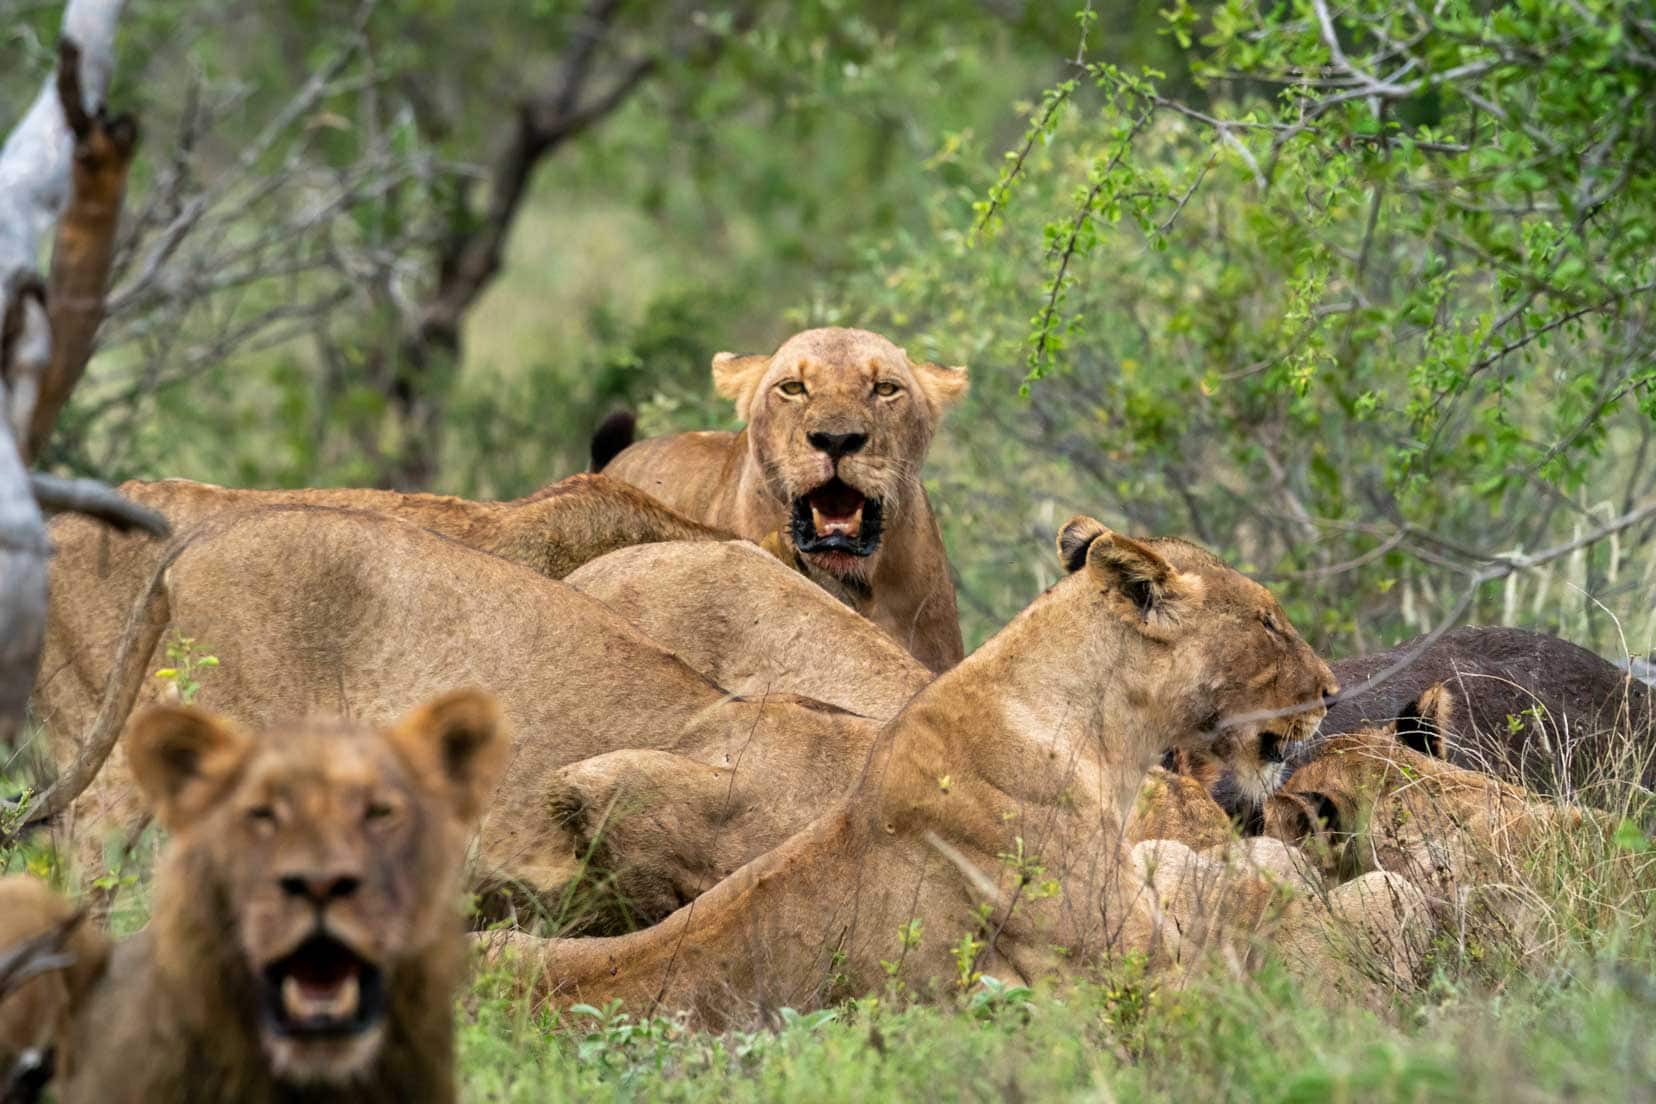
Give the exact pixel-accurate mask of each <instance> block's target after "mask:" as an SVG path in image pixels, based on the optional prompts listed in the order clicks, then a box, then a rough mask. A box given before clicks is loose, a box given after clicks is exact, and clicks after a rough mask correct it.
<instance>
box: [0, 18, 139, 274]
mask: <svg viewBox="0 0 1656 1104" xmlns="http://www.w3.org/2000/svg"><path fill="white" fill-rule="evenodd" d="M123 3H124V0H69V6H68V8H67V9H65V11H64V13H63V37H64V38H67V39H69V40H70V41H72V42H74V44H75V45H76V46H79V47H80V52H81V61H80V73H81V89H82V91H83V92H84V94H85V99H86V107H87V109H88V111H89V112H90V111H94V110H96V109H97V108H98V106H99V105H101V104H102V103H103V98H104V94H105V93H106V92H107V91H109V76H110V73H111V72H112V71H113V70H114V67H115V21H116V19H117V18H119V16H120V14H121V5H122V4H123ZM74 151H75V139H74V136H73V135H72V134H70V132H69V124H68V121H67V120H66V119H64V117H63V105H62V104H61V103H59V102H58V93H57V75H56V73H55V72H54V73H53V74H52V75H50V76H48V77H47V78H46V81H45V83H44V84H43V85H42V86H41V89H40V94H39V95H38V96H36V97H35V100H34V104H33V105H32V106H31V107H30V108H29V111H28V114H26V115H24V116H23V120H22V122H20V123H18V124H17V126H16V128H14V129H13V130H12V132H11V135H10V136H9V137H8V138H7V139H6V144H5V146H3V147H0V277H9V276H11V275H12V274H13V273H16V272H34V271H35V270H36V268H37V267H38V265H37V262H38V261H39V258H40V240H41V238H42V237H44V236H45V234H46V232H47V231H48V230H50V229H51V228H52V224H53V223H55V222H56V221H57V217H58V213H59V212H60V211H62V210H63V205H64V203H65V202H66V201H67V200H68V198H69V159H70V157H71V156H72V155H73V154H74Z"/></svg>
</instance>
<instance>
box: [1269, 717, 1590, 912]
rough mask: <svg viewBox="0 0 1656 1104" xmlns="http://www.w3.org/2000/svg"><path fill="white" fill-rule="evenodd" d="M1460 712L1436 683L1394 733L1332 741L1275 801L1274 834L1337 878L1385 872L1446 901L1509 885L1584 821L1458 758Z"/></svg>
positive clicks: (1376, 731)
mask: <svg viewBox="0 0 1656 1104" xmlns="http://www.w3.org/2000/svg"><path fill="white" fill-rule="evenodd" d="M1460 708H1461V706H1460V704H1459V703H1458V702H1457V701H1456V700H1455V695H1454V694H1453V693H1452V692H1451V691H1450V690H1449V689H1448V687H1446V686H1441V685H1440V686H1433V687H1429V688H1428V689H1427V690H1426V691H1425V693H1424V694H1422V695H1421V697H1420V700H1419V701H1418V702H1417V703H1416V704H1415V705H1413V706H1411V707H1409V708H1407V709H1406V710H1405V714H1406V715H1405V717H1403V718H1401V719H1400V720H1399V721H1395V722H1393V723H1392V724H1391V725H1388V726H1386V727H1384V728H1367V729H1361V730H1359V731H1356V732H1350V733H1342V734H1340V735H1336V736H1331V737H1329V738H1328V739H1327V740H1325V741H1324V742H1323V743H1322V744H1320V745H1319V746H1318V748H1317V751H1316V754H1315V756H1314V757H1313V758H1312V759H1311V760H1310V761H1309V762H1307V763H1306V764H1304V765H1303V766H1301V767H1299V768H1298V769H1296V770H1295V771H1294V773H1293V774H1292V775H1291V776H1290V777H1289V779H1288V781H1287V783H1286V784H1285V785H1284V786H1283V788H1282V790H1281V791H1280V792H1279V793H1277V794H1276V795H1274V796H1273V797H1272V798H1271V799H1270V800H1269V801H1268V802H1267V803H1266V812H1265V830H1266V832H1267V833H1269V834H1270V835H1272V836H1275V837H1276V838H1279V839H1283V840H1285V841H1287V842H1290V843H1295V844H1305V845H1309V846H1310V847H1311V848H1312V850H1313V851H1314V852H1316V853H1319V854H1321V855H1323V856H1324V857H1325V862H1326V864H1327V869H1328V872H1329V873H1330V874H1331V875H1332V876H1334V877H1338V878H1349V877H1353V876H1356V875H1359V874H1362V873H1364V872H1367V871H1372V870H1386V871H1391V872H1393V873H1397V874H1402V875H1405V876H1407V877H1408V878H1409V879H1410V880H1411V881H1413V882H1414V883H1416V884H1417V885H1419V886H1420V887H1421V888H1422V889H1425V890H1427V891H1428V892H1430V893H1432V894H1434V895H1436V896H1438V897H1440V898H1445V899H1452V898H1453V897H1454V896H1455V895H1456V894H1457V893H1459V892H1460V891H1462V890H1466V889H1469V888H1471V887H1474V886H1477V885H1480V884H1482V883H1486V882H1491V881H1507V880H1510V877H1511V875H1512V872H1513V869H1514V865H1515V864H1518V863H1521V862H1522V861H1523V859H1524V858H1525V856H1526V854H1528V853H1530V852H1532V851H1533V849H1534V848H1535V846H1536V845H1537V844H1538V843H1539V842H1540V841H1541V840H1542V839H1544V838H1546V837H1548V836H1553V835H1556V834H1558V833H1559V832H1560V831H1561V830H1567V829H1571V828H1574V827H1577V826H1579V825H1581V823H1582V821H1583V813H1582V812H1581V810H1579V809H1575V808H1572V807H1570V806H1567V805H1561V804H1559V803H1558V802H1557V800H1556V799H1550V798H1547V797H1544V796H1542V795H1538V794H1534V793H1530V792H1528V791H1526V790H1523V789H1520V788H1519V787H1517V786H1514V785H1512V784H1510V783H1508V782H1503V781H1502V780H1500V779H1498V778H1494V777H1492V776H1490V775H1488V774H1486V773H1484V772H1483V771H1476V770H1466V769H1464V768H1461V767H1458V766H1455V765H1454V764H1453V763H1451V762H1449V761H1448V760H1447V759H1446V758H1445V756H1444V753H1445V747H1444V742H1443V736H1442V732H1443V726H1444V725H1445V724H1446V723H1448V720H1449V719H1450V718H1452V717H1454V716H1456V715H1457V713H1458V712H1459V710H1460Z"/></svg>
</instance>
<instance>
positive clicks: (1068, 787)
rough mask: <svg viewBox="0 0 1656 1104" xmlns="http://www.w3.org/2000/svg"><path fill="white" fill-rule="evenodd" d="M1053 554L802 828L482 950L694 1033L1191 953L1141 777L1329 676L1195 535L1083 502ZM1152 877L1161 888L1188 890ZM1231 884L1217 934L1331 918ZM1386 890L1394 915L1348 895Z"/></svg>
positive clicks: (1298, 704) (1223, 743) (1238, 737)
mask: <svg viewBox="0 0 1656 1104" xmlns="http://www.w3.org/2000/svg"><path fill="white" fill-rule="evenodd" d="M1059 548H1060V558H1061V560H1062V561H1063V563H1064V565H1065V566H1066V568H1068V569H1069V572H1070V574H1069V575H1068V576H1067V577H1066V578H1065V579H1063V580H1062V581H1060V582H1059V583H1058V584H1057V585H1055V586H1054V587H1052V588H1051V589H1049V590H1048V591H1047V592H1046V593H1045V594H1044V595H1042V596H1041V597H1040V598H1038V599H1036V601H1035V602H1034V603H1033V604H1031V605H1030V607H1029V608H1028V609H1026V610H1025V611H1024V612H1023V613H1022V614H1020V615H1019V616H1018V617H1017V618H1016V619H1015V620H1014V621H1013V622H1012V623H1011V624H1010V625H1009V626H1008V627H1007V628H1006V629H1004V630H1002V632H1000V633H999V634H997V635H996V636H995V637H994V638H993V639H991V640H990V641H989V642H988V643H987V644H985V645H984V646H983V647H982V648H981V649H979V650H978V652H976V653H975V654H974V655H973V656H972V657H971V658H970V659H968V660H967V661H965V662H963V663H962V664H960V665H959V666H958V667H956V668H955V669H954V670H952V671H950V672H948V673H947V674H945V675H942V676H940V677H939V678H938V679H937V680H936V681H934V682H933V683H931V684H930V685H929V686H927V687H926V688H925V689H924V690H922V691H921V692H920V693H919V694H918V695H917V696H916V697H915V698H914V699H913V700H912V701H911V702H910V703H909V704H908V705H907V707H905V708H904V710H903V711H902V712H901V713H900V714H899V715H898V716H897V717H896V718H895V719H894V720H893V721H891V722H890V723H889V724H888V725H887V726H886V727H885V729H884V731H883V732H882V733H881V735H880V737H879V739H878V741H877V742H876V744H875V747H874V750H873V752H872V754H871V756H870V758H869V761H868V764H867V766H866V767H865V769H864V770H863V772H862V773H861V775H860V777H859V779H858V781H857V783H856V785H855V787H854V788H853V789H852V791H851V792H850V793H848V794H847V795H846V796H844V797H843V798H841V799H839V800H838V801H836V802H834V803H833V804H832V805H831V806H830V807H829V808H828V810H827V811H826V812H824V813H823V814H822V815H821V816H820V817H818V818H817V819H816V820H815V821H813V822H812V823H811V824H810V825H809V826H808V827H806V828H805V829H804V830H802V831H800V832H798V833H796V834H795V835H794V836H792V837H790V838H789V839H788V840H786V841H785V842H784V843H783V844H781V845H780V846H779V847H777V848H775V849H773V850H772V851H769V852H767V853H766V854H764V855H762V856H761V857H759V858H758V859H755V860H754V861H752V862H750V863H749V864H747V865H746V866H744V867H742V868H741V869H740V870H738V871H736V872H735V873H734V874H733V875H731V876H730V877H728V878H726V879H724V880H723V881H721V882H720V883H719V884H718V885H716V886H714V887H713V888H712V889H711V890H709V891H708V892H707V893H706V894H704V895H703V896H701V897H699V898H697V899H696V900H695V901H693V902H692V903H691V904H690V905H689V906H687V907H685V908H682V909H680V910H678V911H677V912H676V913H674V914H673V915H672V916H671V917H669V918H668V919H667V920H665V921H663V922H662V923H660V924H658V925H656V926H654V927H652V928H650V929H647V930H646V931H642V932H637V933H634V934H631V935H627V936H621V937H618V938H610V939H585V940H553V941H542V940H536V939H534V938H533V937H526V936H522V935H510V936H507V935H502V936H492V937H490V938H491V939H493V940H494V941H495V942H496V947H495V951H496V953H497V954H503V955H505V956H506V957H508V958H512V959H514V960H515V961H516V962H517V963H518V965H519V966H520V967H521V968H522V969H524V970H525V971H527V974H528V976H529V978H530V980H531V984H532V985H533V987H534V988H535V989H536V990H537V991H539V992H540V993H542V994H544V995H548V996H551V997H552V998H553V999H555V1000H557V1001H559V1002H566V1001H577V1000H580V1001H589V1002H598V1003H603V1002H605V1001H608V1000H611V999H617V998H619V999H622V1000H624V1001H626V1002H627V1003H628V1004H630V1005H631V1006H633V1007H634V1008H635V1009H637V1010H639V1011H644V1010H646V1009H647V1008H652V1007H654V1006H656V1005H657V1004H665V1005H666V1006H668V1007H672V1008H683V1009H689V1010H691V1011H692V1012H693V1013H694V1014H695V1015H696V1017H697V1018H698V1019H699V1020H701V1021H703V1022H705V1023H709V1024H719V1023H722V1022H725V1021H727V1020H728V1019H729V1018H730V1017H731V1016H732V1015H734V1014H737V1013H736V1009H738V1008H740V1007H741V1006H743V1005H748V1004H751V1002H755V1001H757V1002H759V1003H761V1004H764V1005H768V1006H772V1007H774V1006H778V1005H787V1006H790V1007H794V1008H802V1007H807V1006H810V1005H814V1004H818V1003H820V1002H823V1001H829V1000H833V999H835V998H836V997H838V996H841V995H844V994H848V993H855V992H863V991H867V990H870V989H874V988H878V987H879V986H881V985H883V984H885V983H886V982H887V981H888V979H892V978H895V979H897V980H899V981H901V982H903V983H905V984H907V985H908V986H909V987H910V988H911V989H912V990H914V991H916V992H921V993H924V992H928V991H930V990H931V989H932V988H933V987H935V986H939V985H942V986H946V985H948V984H949V980H950V979H959V978H962V977H969V976H971V975H972V974H974V973H975V972H977V971H983V972H992V973H996V974H1000V975H1002V976H1012V975H1016V976H1018V977H1020V978H1023V979H1033V978H1035V977H1039V976H1042V975H1048V974H1052V973H1055V972H1059V971H1063V970H1070V969H1078V968H1085V966H1086V965H1088V964H1091V963H1094V962H1097V961H1099V960H1107V959H1111V958H1114V957H1118V956H1120V955H1122V954H1124V953H1128V952H1148V953H1150V954H1151V955H1152V958H1153V961H1155V962H1158V963H1163V964H1166V963H1169V962H1186V961H1190V960H1191V959H1192V957H1193V956H1194V954H1195V951H1196V949H1197V948H1196V947H1194V946H1193V945H1192V941H1191V940H1190V939H1188V938H1186V937H1185V936H1184V935H1181V931H1180V926H1179V924H1178V923H1176V922H1175V923H1168V920H1169V919H1170V916H1169V913H1168V912H1167V911H1166V910H1165V909H1161V908H1159V907H1158V906H1157V903H1156V900H1155V898H1154V895H1152V894H1149V892H1148V890H1147V888H1146V885H1147V882H1148V883H1150V884H1152V885H1154V884H1157V883H1156V881H1155V879H1156V875H1155V874H1154V871H1152V870H1151V869H1150V867H1151V866H1160V864H1154V863H1143V862H1139V861H1137V860H1136V859H1135V854H1134V852H1132V851H1130V850H1129V849H1128V847H1127V841H1126V838H1125V832H1124V829H1125V825H1126V822H1127V820H1128V818H1129V816H1130V815H1131V812H1132V809H1133V805H1134V802H1135V800H1136V797H1137V795H1138V793H1139V790H1140V786H1141V783H1142V782H1143V780H1144V777H1145V774H1146V772H1147V771H1148V770H1149V769H1150V767H1151V766H1153V765H1154V764H1155V763H1157V762H1158V761H1159V760H1160V758H1161V756H1162V754H1163V752H1164V751H1165V750H1166V749H1167V748H1168V747H1169V746H1173V745H1179V744H1190V745H1194V746H1199V747H1204V748H1209V749H1212V750H1214V751H1215V752H1216V753H1217V754H1219V755H1220V757H1221V758H1225V759H1231V760H1238V761H1245V762H1252V761H1255V760H1257V759H1258V757H1259V756H1260V755H1261V749H1262V746H1265V745H1274V746H1276V747H1280V748H1287V749H1290V750H1291V749H1292V748H1293V747H1295V746H1296V745H1297V744H1298V742H1300V741H1301V740H1304V739H1306V738H1307V737H1309V736H1310V734H1311V733H1312V732H1313V731H1314V730H1315V728H1316V723H1317V721H1318V720H1319V719H1320V717H1321V715H1322V712H1323V710H1322V705H1321V701H1322V698H1323V697H1324V695H1326V694H1329V693H1332V692H1333V690H1334V686H1333V681H1332V677H1331V675H1330V674H1329V671H1328V668H1327V667H1326V666H1325V665H1324V664H1323V663H1322V662H1321V661H1320V660H1318V659H1317V658H1316V656H1315V655H1313V654H1312V653H1311V651H1310V649H1309V648H1307V647H1306V646H1305V644H1304V642H1303V641H1301V640H1300V639H1299V637H1298V636H1297V635H1296V634H1295V633H1294V631H1293V629H1292V627H1291V626H1290V625H1289V624H1288V622H1287V619H1286V618H1285V617H1284V616H1283V614H1282V612H1281V610H1280V608H1279V607H1278V606H1277V604H1276V602H1275V601H1274V599H1272V598H1271V596H1270V594H1269V593H1268V592H1267V591H1266V590H1265V589H1264V588H1263V587H1260V586H1258V585H1257V584H1255V583H1253V582H1251V581H1249V580H1247V579H1245V578H1244V577H1242V576H1241V575H1239V574H1237V573H1236V572H1234V571H1232V570H1230V569H1229V568H1227V567H1225V566H1224V565H1223V564H1221V563H1219V562H1218V561H1217V560H1215V559H1214V558H1213V557H1212V556H1210V555H1208V554H1207V553H1205V552H1203V551H1201V550H1200V549H1197V548H1195V547H1194V546H1191V545H1188V544H1185V543H1183V542H1181V541H1176V540H1158V541H1149V542H1140V541H1134V540H1130V539H1128V538H1125V537H1121V536H1119V535H1117V534H1114V533H1111V532H1109V531H1108V530H1106V529H1105V528H1104V527H1103V526H1102V525H1100V524H1098V523H1097V522H1095V521H1092V520H1090V519H1085V518H1077V519H1075V520H1074V521H1072V522H1071V523H1070V524H1069V525H1067V526H1065V528H1064V530H1063V533H1062V534H1061V536H1060V541H1059ZM1142 846H1145V845H1141V847H1142ZM1160 869H1161V870H1162V875H1161V877H1162V879H1163V882H1162V883H1161V884H1164V885H1170V886H1172V887H1175V888H1176V887H1177V886H1178V885H1180V884H1182V883H1181V880H1179V879H1174V880H1173V881H1172V882H1170V883H1169V882H1167V881H1166V879H1168V878H1169V877H1171V875H1172V874H1173V873H1174V872H1173V871H1172V870H1171V868H1170V867H1169V866H1160ZM1236 885H1237V890H1236V893H1235V894H1234V895H1233V896H1234V897H1235V907H1227V908H1222V909H1220V910H1219V911H1218V912H1217V915H1221V916H1225V917H1226V918H1227V919H1226V923H1225V925H1224V933H1223V935H1224V939H1225V940H1226V941H1228V942H1230V943H1233V944H1235V943H1243V944H1245V943H1246V942H1247V940H1248V939H1249V938H1251V937H1252V936H1254V935H1255V934H1257V933H1259V932H1260V931H1261V930H1264V929H1265V928H1269V927H1270V926H1271V925H1273V924H1277V923H1291V924H1292V925H1293V926H1294V932H1295V933H1299V934H1298V935H1296V936H1295V937H1294V938H1293V939H1289V940H1287V941H1288V942H1290V943H1293V944H1295V945H1298V943H1297V940H1299V939H1300V937H1301V936H1303V935H1304V933H1306V932H1313V931H1314V932H1316V933H1320V931H1321V926H1322V924H1323V923H1324V921H1325V919H1326V914H1324V913H1322V912H1318V911H1315V910H1314V907H1313V906H1312V905H1311V904H1305V903H1301V904H1293V903H1292V902H1289V903H1288V904H1286V905H1282V907H1279V904H1281V902H1280V900H1279V896H1278V895H1277V894H1276V893H1275V892H1274V891H1267V890H1266V889H1260V888H1258V886H1257V883H1256V882H1255V881H1253V880H1249V881H1247V882H1246V883H1245V884H1244V883H1236ZM1268 888H1269V887H1267V889H1268ZM1335 893H1336V895H1338V896H1339V899H1340V901H1341V902H1343V903H1345V904H1349V905H1351V906H1352V908H1351V911H1355V912H1359V913H1361V914H1362V915H1364V916H1365V917H1369V918H1371V919H1373V921H1374V922H1375V923H1378V924H1381V925H1385V924H1397V923H1402V922H1403V921H1402V920H1399V916H1402V917H1405V918H1406V917H1408V916H1411V915H1413V912H1414V910H1415V908H1416V906H1417V905H1418V899H1419V895H1418V893H1415V892H1414V891H1413V890H1412V888H1411V887H1409V886H1408V885H1407V883H1405V882H1404V881H1403V880H1402V879H1399V878H1395V876H1391V875H1385V874H1378V875H1372V876H1370V878H1368V879H1365V880H1363V881H1362V883H1361V884H1360V885H1356V886H1355V888H1352V889H1351V890H1350V892H1347V887H1342V888H1341V890H1337V891H1335ZM1382 898H1384V899H1386V900H1387V901H1388V902H1394V903H1395V904H1396V906H1397V907H1393V904H1391V903H1389V904H1388V905H1387V906H1386V908H1384V909H1379V908H1377V907H1371V906H1369V905H1364V904H1362V902H1363V901H1369V902H1375V901H1379V900H1381V899H1382ZM1334 911H1335V913H1338V912H1339V911H1340V909H1339V908H1338V907H1336V908H1335V910H1334ZM1171 918H1172V919H1174V920H1176V919H1177V915H1176V914H1174V915H1173V916H1172V917H1171ZM1305 938H1307V939H1309V936H1305Z"/></svg>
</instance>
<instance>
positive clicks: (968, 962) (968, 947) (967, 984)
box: [949, 932, 983, 993]
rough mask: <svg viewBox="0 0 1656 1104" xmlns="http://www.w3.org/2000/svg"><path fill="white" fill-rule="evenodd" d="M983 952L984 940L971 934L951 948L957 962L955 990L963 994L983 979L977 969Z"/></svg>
mask: <svg viewBox="0 0 1656 1104" xmlns="http://www.w3.org/2000/svg"><path fill="white" fill-rule="evenodd" d="M982 950H983V940H981V939H978V938H976V937H975V936H973V935H972V933H971V932H967V933H966V934H965V935H962V936H961V937H960V941H959V942H958V943H956V944H955V945H954V946H953V947H950V948H949V953H950V954H952V955H953V956H954V960H955V988H957V989H959V990H960V991H961V992H963V993H964V992H965V991H966V990H968V989H970V988H971V987H972V986H974V985H976V984H977V983H978V981H979V980H980V979H981V978H982V977H983V975H982V974H981V973H979V972H978V969H977V960H978V952H980V951H982Z"/></svg>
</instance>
